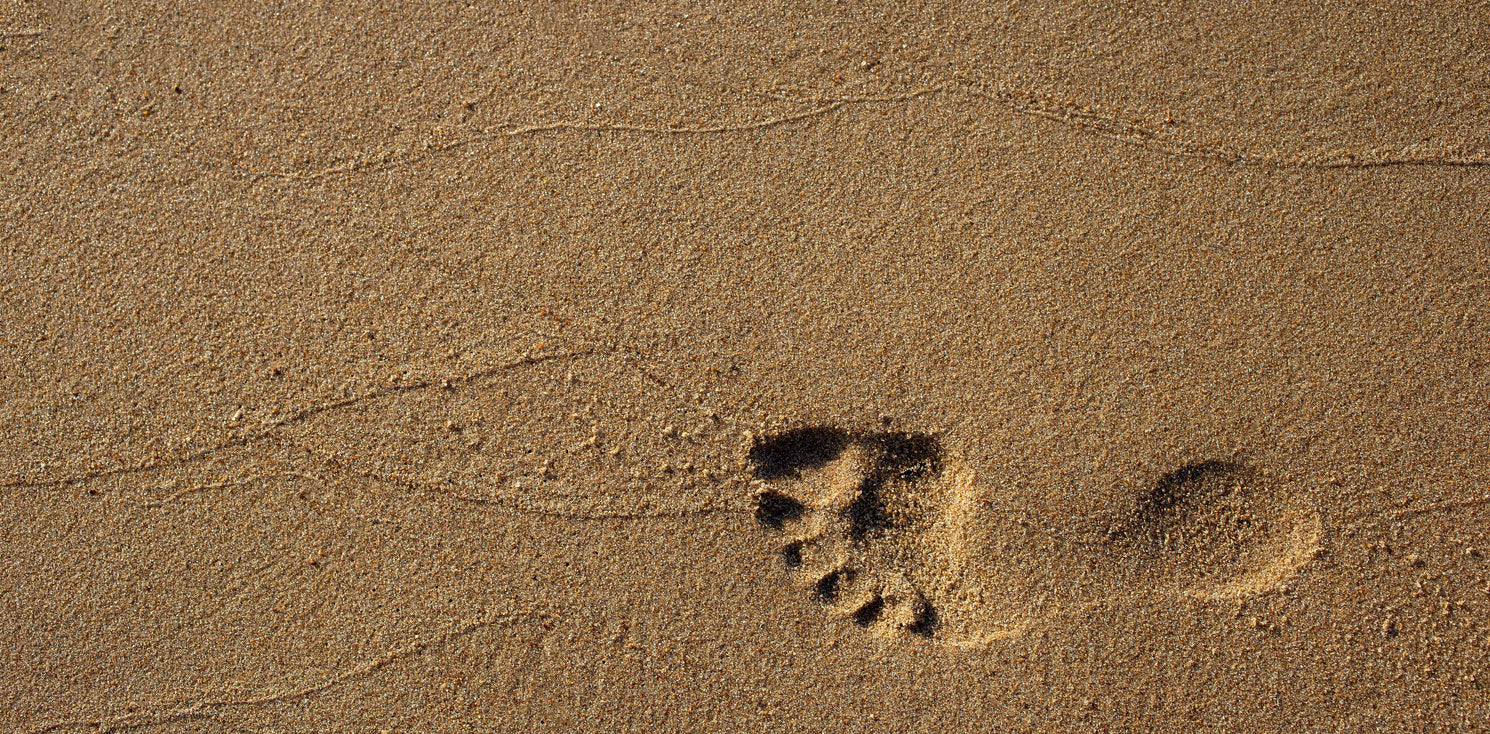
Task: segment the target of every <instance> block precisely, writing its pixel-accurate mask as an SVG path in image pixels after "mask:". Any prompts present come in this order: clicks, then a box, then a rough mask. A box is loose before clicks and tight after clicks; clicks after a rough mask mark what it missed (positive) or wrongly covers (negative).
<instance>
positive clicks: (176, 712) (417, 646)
mask: <svg viewBox="0 0 1490 734" xmlns="http://www.w3.org/2000/svg"><path fill="white" fill-rule="evenodd" d="M550 618H551V615H549V614H546V613H542V612H505V613H499V612H497V611H496V608H495V607H491V608H488V609H487V610H486V611H484V612H482V613H481V614H479V615H477V616H475V617H472V618H470V619H467V620H464V621H462V622H460V623H458V624H456V625H455V626H454V627H452V628H451V629H448V630H446V631H444V632H441V633H439V634H437V635H435V636H434V637H431V638H428V639H417V638H416V639H415V640H414V641H413V642H410V643H408V644H406V645H403V646H401V647H398V648H395V649H393V650H390V651H388V652H387V653H384V654H383V655H380V656H378V657H376V658H373V659H371V660H367V661H364V662H362V663H359V664H357V665H354V666H352V667H349V668H347V669H345V670H342V671H340V672H338V673H336V674H334V675H331V676H329V677H327V678H325V679H323V680H321V681H318V682H316V683H312V684H309V685H305V686H300V687H296V688H289V689H285V690H280V691H270V692H268V693H264V694H261V695H258V696H250V697H247V698H210V699H204V700H201V701H197V702H194V703H190V704H187V705H185V706H181V707H178V708H174V709H170V710H168V711H138V712H135V711H133V709H135V708H137V707H133V706H131V707H128V708H129V710H130V711H131V713H124V714H118V715H114V716H108V717H103V718H100V719H93V720H81V719H72V720H67V721H54V722H48V723H46V724H42V725H40V726H38V727H36V728H34V729H32V730H31V732H32V734H45V733H46V732H54V731H67V730H72V729H91V730H93V731H96V732H99V733H100V734H105V733H107V732H118V731H128V730H132V729H144V728H148V727H154V726H161V725H164V724H170V723H173V722H178V721H188V720H193V719H209V718H216V717H217V715H218V714H219V713H220V712H223V711H225V710H231V709H238V708H253V707H257V706H266V705H269V704H274V703H283V702H292V701H301V700H304V699H308V698H313V697H315V696H317V695H320V694H322V693H324V692H326V691H328V690H331V689H333V688H336V687H337V686H340V685H342V684H344V683H347V682H349V681H352V680H355V679H357V678H361V677H363V676H366V675H369V674H371V673H374V672H376V671H378V670H379V669H381V668H384V667H387V666H388V665H390V664H393V663H395V662H398V661H400V660H404V659H406V658H410V657H414V656H417V655H422V654H424V653H425V652H428V651H431V650H434V649H438V648H440V647H443V646H444V645H447V644H449V643H450V642H452V641H454V640H456V639H459V638H461V637H465V636H466V635H469V634H471V633H473V632H476V631H478V630H481V629H483V628H486V627H491V626H493V625H496V624H499V623H503V622H519V621H529V622H542V621H546V620H548V619H550Z"/></svg>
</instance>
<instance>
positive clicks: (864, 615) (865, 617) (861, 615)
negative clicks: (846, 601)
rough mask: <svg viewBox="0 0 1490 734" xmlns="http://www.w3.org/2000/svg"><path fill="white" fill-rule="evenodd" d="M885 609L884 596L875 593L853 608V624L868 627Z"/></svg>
mask: <svg viewBox="0 0 1490 734" xmlns="http://www.w3.org/2000/svg"><path fill="white" fill-rule="evenodd" d="M884 611H885V598H884V597H882V596H880V595H879V594H875V595H874V598H872V599H870V600H869V601H868V602H865V604H864V606H862V607H859V608H858V609H855V610H854V617H853V619H854V624H857V625H859V626H860V627H868V626H869V625H871V624H874V622H875V620H877V619H879V618H880V614H882V613H884Z"/></svg>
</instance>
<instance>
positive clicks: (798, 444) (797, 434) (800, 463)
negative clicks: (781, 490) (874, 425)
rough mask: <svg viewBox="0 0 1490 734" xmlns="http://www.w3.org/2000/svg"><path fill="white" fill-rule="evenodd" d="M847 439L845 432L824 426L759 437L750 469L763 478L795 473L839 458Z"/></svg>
mask: <svg viewBox="0 0 1490 734" xmlns="http://www.w3.org/2000/svg"><path fill="white" fill-rule="evenodd" d="M848 440H849V436H848V434H847V433H846V432H844V431H841V430H838V429H836V428H828V427H821V426H820V427H814V428H799V429H797V430H794V431H787V432H786V433H783V434H780V435H777V436H772V437H769V438H760V439H757V440H756V442H755V445H754V446H751V447H750V464H751V471H752V472H753V473H754V474H755V476H757V477H759V478H761V479H778V478H780V477H785V476H792V475H795V474H796V473H798V472H799V471H801V470H802V469H806V468H809V467H814V466H819V465H822V464H826V463H828V462H830V461H832V460H833V459H835V458H837V456H838V454H840V453H842V452H843V448H844V446H846V445H847V444H848Z"/></svg>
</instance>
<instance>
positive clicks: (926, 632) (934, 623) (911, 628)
mask: <svg viewBox="0 0 1490 734" xmlns="http://www.w3.org/2000/svg"><path fill="white" fill-rule="evenodd" d="M940 625H941V617H940V616H939V615H938V614H937V611H936V607H934V606H931V604H927V605H926V606H924V607H922V608H921V610H920V612H919V613H917V614H916V619H915V620H914V621H912V622H911V623H910V624H908V625H906V628H905V631H907V632H909V633H911V634H913V635H918V636H920V637H931V636H933V635H935V634H936V628H937V627H938V626H940Z"/></svg>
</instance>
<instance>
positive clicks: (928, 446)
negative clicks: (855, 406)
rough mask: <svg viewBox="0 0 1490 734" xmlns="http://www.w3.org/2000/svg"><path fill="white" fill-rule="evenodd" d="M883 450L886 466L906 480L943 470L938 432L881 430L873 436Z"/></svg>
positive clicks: (933, 474) (935, 473)
mask: <svg viewBox="0 0 1490 734" xmlns="http://www.w3.org/2000/svg"><path fill="white" fill-rule="evenodd" d="M873 441H874V443H876V444H878V445H879V447H880V450H881V452H882V453H883V466H884V467H885V468H886V469H889V470H891V471H893V472H895V473H896V474H897V475H899V477H900V478H901V479H902V480H905V481H914V480H916V479H920V478H922V477H926V476H936V475H937V474H938V473H940V472H941V470H942V467H941V458H942V449H941V444H940V443H939V442H938V441H937V440H936V437H934V436H928V435H926V434H924V433H904V432H895V433H878V434H875V435H874V436H873Z"/></svg>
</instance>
